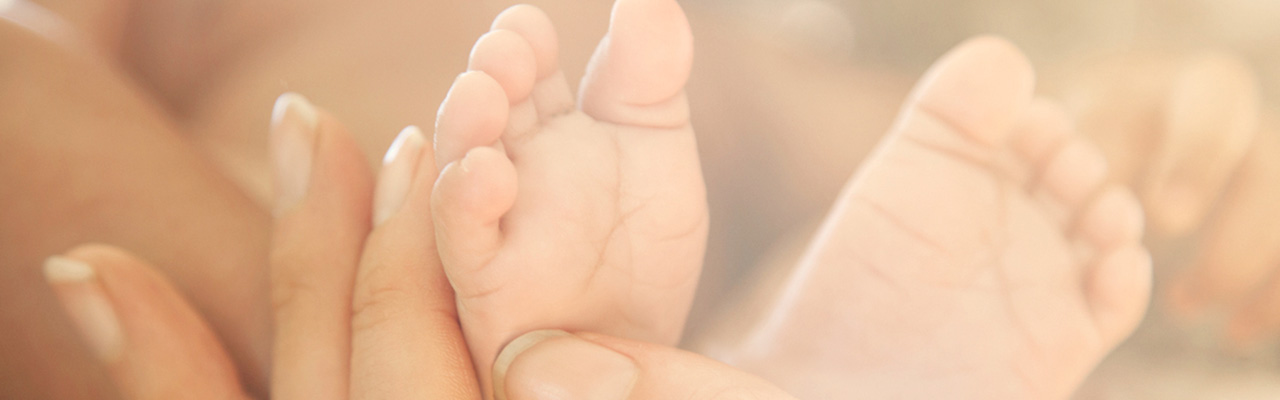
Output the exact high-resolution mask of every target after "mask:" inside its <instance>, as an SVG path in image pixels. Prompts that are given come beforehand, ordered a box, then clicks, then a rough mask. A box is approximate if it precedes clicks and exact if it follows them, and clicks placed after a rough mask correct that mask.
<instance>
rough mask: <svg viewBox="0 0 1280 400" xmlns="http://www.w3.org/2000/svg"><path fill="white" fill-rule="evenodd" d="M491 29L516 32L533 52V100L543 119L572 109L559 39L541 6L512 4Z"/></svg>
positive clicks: (571, 94)
mask: <svg viewBox="0 0 1280 400" xmlns="http://www.w3.org/2000/svg"><path fill="white" fill-rule="evenodd" d="M491 29H492V30H494V31H498V30H504V31H510V32H515V33H516V34H518V35H519V36H520V37H522V38H523V39H524V40H525V43H526V44H528V45H529V48H530V49H531V50H532V51H533V57H534V65H535V68H536V73H535V74H534V78H535V80H534V84H533V87H532V95H531V99H532V101H533V106H534V109H535V110H536V111H537V114H538V116H539V117H540V118H547V117H549V116H552V115H558V114H563V113H566V112H569V111H572V110H573V92H572V91H571V90H570V89H569V83H568V81H567V80H565V77H564V72H562V71H561V70H560V61H559V57H560V42H559V41H560V39H559V37H558V36H557V35H556V30H555V26H554V25H552V24H551V19H550V18H548V17H547V14H546V13H544V12H543V11H542V10H541V9H539V8H538V7H534V6H531V5H527V4H521V5H517V6H512V7H510V8H508V9H506V10H505V11H503V12H502V14H499V15H498V17H497V18H495V19H494V20H493V25H492V28H491Z"/></svg>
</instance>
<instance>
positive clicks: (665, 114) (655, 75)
mask: <svg viewBox="0 0 1280 400" xmlns="http://www.w3.org/2000/svg"><path fill="white" fill-rule="evenodd" d="M557 51H558V49H557V38H556V34H555V32H554V30H553V28H552V26H551V23H550V21H549V20H548V19H547V17H546V16H545V15H544V14H543V13H542V12H541V11H540V10H538V9H536V8H534V7H530V6H517V7H513V8H511V9H508V10H507V11H505V12H504V13H503V14H502V15H500V16H499V17H498V18H497V20H496V21H495V22H494V24H493V30H492V31H491V32H489V33H488V34H486V35H485V36H484V37H482V38H480V40H479V41H478V42H477V43H476V46H475V48H474V49H473V50H472V53H471V61H470V69H471V70H472V71H471V72H467V73H465V74H463V75H462V76H460V77H459V78H458V80H457V81H456V82H455V83H454V86H453V88H452V89H451V90H450V92H449V96H448V98H447V99H446V100H445V101H444V103H443V104H442V105H441V107H440V115H439V117H438V121H437V127H436V139H435V140H436V142H435V145H436V149H437V155H438V157H439V158H438V162H439V163H440V164H442V165H445V164H447V166H445V167H444V169H443V172H442V173H441V177H440V179H439V181H438V182H437V183H436V194H435V196H434V198H435V203H434V205H433V207H434V209H435V215H436V217H437V218H438V219H437V220H436V221H437V228H436V229H437V232H438V234H439V235H438V239H439V243H440V254H441V257H442V259H443V260H444V263H445V268H446V271H447V273H448V275H449V279H450V280H451V281H452V282H453V285H454V288H455V289H456V291H457V297H458V313H459V315H458V317H459V319H460V320H461V322H462V325H463V328H464V330H465V332H466V336H467V342H468V343H469V345H470V346H471V349H472V352H473V357H474V359H475V361H476V368H477V369H478V370H479V372H480V374H481V376H482V380H484V382H482V384H484V386H485V387H486V388H487V387H488V383H487V381H488V379H489V372H490V371H489V368H490V366H491V365H492V364H493V361H494V358H495V357H496V356H497V351H498V349H499V348H501V347H502V346H503V345H505V344H506V343H507V342H508V341H510V340H511V339H513V338H515V337H516V336H519V335H521V334H523V333H526V332H529V331H532V330H536V329H546V328H556V329H566V330H588V331H593V332H600V333H605V334H610V335H617V336H622V337H626V338H631V339H640V340H646V341H651V342H655V343H663V344H674V343H675V342H676V341H677V340H678V338H679V337H680V333H681V330H682V328H683V325H684V320H685V314H686V313H687V312H688V307H689V303H690V301H691V299H692V296H693V290H694V288H695V286H696V283H697V277H698V272H699V269H700V266H701V263H702V257H703V252H704V247H705V242H706V235H707V209H706V200H705V197H706V196H705V189H704V185H703V181H702V175H701V172H700V166H699V163H698V154H697V148H696V146H695V142H694V136H693V129H692V128H691V127H690V124H689V113H688V106H687V103H686V99H685V94H684V83H685V81H686V80H687V78H688V74H689V68H690V62H691V56H692V52H693V44H692V37H691V36H690V32H689V26H688V22H687V21H686V20H685V17H684V13H683V11H682V10H681V8H680V6H679V5H678V4H676V2H675V1H674V0H620V1H618V2H617V4H616V5H615V7H614V11H613V16H612V21H611V24H610V29H609V34H608V36H606V37H605V39H604V40H603V41H602V42H601V44H600V47H599V49H598V50H597V52H596V55H595V57H594V58H593V59H592V62H591V65H590V68H589V69H588V73H587V76H586V77H585V78H584V79H583V82H582V88H581V95H580V96H579V100H578V103H577V105H576V106H575V104H574V97H573V95H572V94H571V92H570V88H569V85H568V84H567V82H566V80H565V78H564V74H563V73H562V72H561V71H560V69H559V67H558V66H557V61H556V57H557V56H556V54H557Z"/></svg>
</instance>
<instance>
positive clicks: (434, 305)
mask: <svg viewBox="0 0 1280 400" xmlns="http://www.w3.org/2000/svg"><path fill="white" fill-rule="evenodd" d="M437 175H438V174H437V171H436V164H435V159H434V154H433V152H432V148H431V145H430V141H429V140H428V139H427V138H426V137H425V136H423V134H422V132H421V131H420V130H419V129H418V128H416V127H409V128H406V129H405V130H404V131H403V132H401V133H400V136H399V137H398V138H396V141H395V142H394V143H393V144H392V146H391V149H390V150H388V151H387V156H386V157H385V158H384V159H383V167H382V171H381V172H380V173H379V176H378V183H377V188H376V189H375V191H374V211H373V215H374V221H375V224H376V227H375V228H374V230H373V232H372V233H371V234H370V235H369V239H368V241H367V242H366V243H365V250H364V256H363V258H362V259H361V262H360V268H359V270H358V272H357V275H356V284H355V293H354V298H353V301H354V302H353V306H352V317H351V323H352V326H351V329H352V337H351V351H352V354H351V397H352V398H353V399H366V398H377V399H409V398H414V399H417V398H427V399H479V398H480V393H479V389H480V388H479V385H478V384H477V383H476V377H475V369H474V368H473V367H472V365H471V355H470V354H469V353H468V351H467V346H466V342H465V341H464V340H463V336H462V329H461V328H460V327H459V325H458V317H457V309H456V308H455V302H454V297H453V289H452V288H451V287H450V286H449V281H448V279H447V278H446V277H445V275H444V269H443V267H442V266H441V264H440V257H439V255H438V254H437V252H436V246H435V243H436V241H435V229H434V226H433V225H432V218H431V192H432V186H433V185H434V184H435V180H436V176H437Z"/></svg>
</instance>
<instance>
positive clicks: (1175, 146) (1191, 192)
mask: <svg viewBox="0 0 1280 400" xmlns="http://www.w3.org/2000/svg"><path fill="white" fill-rule="evenodd" d="M1259 102H1260V100H1259V94H1258V83H1257V79H1256V77H1254V74H1253V72H1252V71H1251V70H1250V69H1249V67H1248V66H1247V65H1246V64H1244V63H1243V62H1242V61H1240V60H1238V59H1235V58H1233V57H1230V56H1224V55H1206V56H1200V57H1198V58H1196V59H1194V60H1192V61H1191V62H1189V63H1188V64H1187V65H1186V66H1185V67H1184V68H1183V70H1182V71H1181V73H1180V74H1179V75H1178V77H1177V78H1176V80H1175V81H1174V87H1173V89H1172V92H1171V95H1170V97H1169V100H1168V103H1167V104H1166V107H1165V110H1164V112H1165V115H1164V126H1165V136H1164V138H1163V141H1162V142H1161V143H1160V144H1159V145H1158V146H1157V149H1158V150H1157V151H1156V153H1155V155H1154V160H1153V164H1152V165H1151V175H1150V176H1149V177H1148V179H1147V185H1146V186H1145V188H1144V193H1143V195H1144V197H1145V200H1146V203H1147V205H1148V209H1149V211H1150V212H1151V217H1152V222H1154V223H1155V226H1156V227H1157V228H1159V229H1160V230H1161V231H1162V232H1163V233H1167V234H1174V235H1176V234H1183V233H1186V232H1188V231H1190V230H1192V229H1194V228H1196V227H1197V226H1199V224H1200V222H1201V221H1202V220H1203V218H1204V216H1205V214H1206V212H1207V211H1208V209H1209V208H1210V207H1211V206H1212V203H1213V201H1214V199H1216V198H1217V197H1218V196H1217V195H1218V193H1219V192H1221V191H1222V189H1223V187H1224V186H1225V185H1226V183H1227V181H1228V180H1229V179H1230V176H1231V174H1232V173H1233V172H1234V171H1235V170H1236V168H1237V167H1238V166H1239V164H1240V162H1241V160H1242V159H1243V158H1244V156H1245V153H1246V151H1247V150H1248V148H1249V144H1250V143H1251V142H1252V141H1253V138H1254V136H1255V134H1256V133H1257V130H1258V119H1259V107H1260V105H1259Z"/></svg>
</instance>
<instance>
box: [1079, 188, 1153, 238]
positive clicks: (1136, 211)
mask: <svg viewBox="0 0 1280 400" xmlns="http://www.w3.org/2000/svg"><path fill="white" fill-rule="evenodd" d="M1142 227H1143V215H1142V206H1141V205H1140V204H1139V203H1138V200H1137V198H1136V197H1135V196H1134V195H1133V192H1132V191H1130V190H1129V189H1126V188H1123V187H1119V186H1115V187H1111V188H1109V189H1107V190H1105V191H1103V192H1102V194H1100V195H1098V197H1097V199H1095V200H1094V201H1093V204H1091V205H1089V207H1088V208H1086V209H1085V210H1084V212H1083V213H1081V216H1080V220H1079V223H1078V225H1077V229H1076V234H1077V235H1078V236H1079V237H1080V238H1081V239H1082V240H1084V241H1086V242H1088V243H1089V244H1091V245H1093V246H1094V247H1095V248H1097V249H1098V250H1099V251H1104V252H1105V251H1110V250H1114V249H1117V248H1120V247H1123V246H1127V245H1132V244H1135V243H1138V242H1139V240H1141V239H1142Z"/></svg>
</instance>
